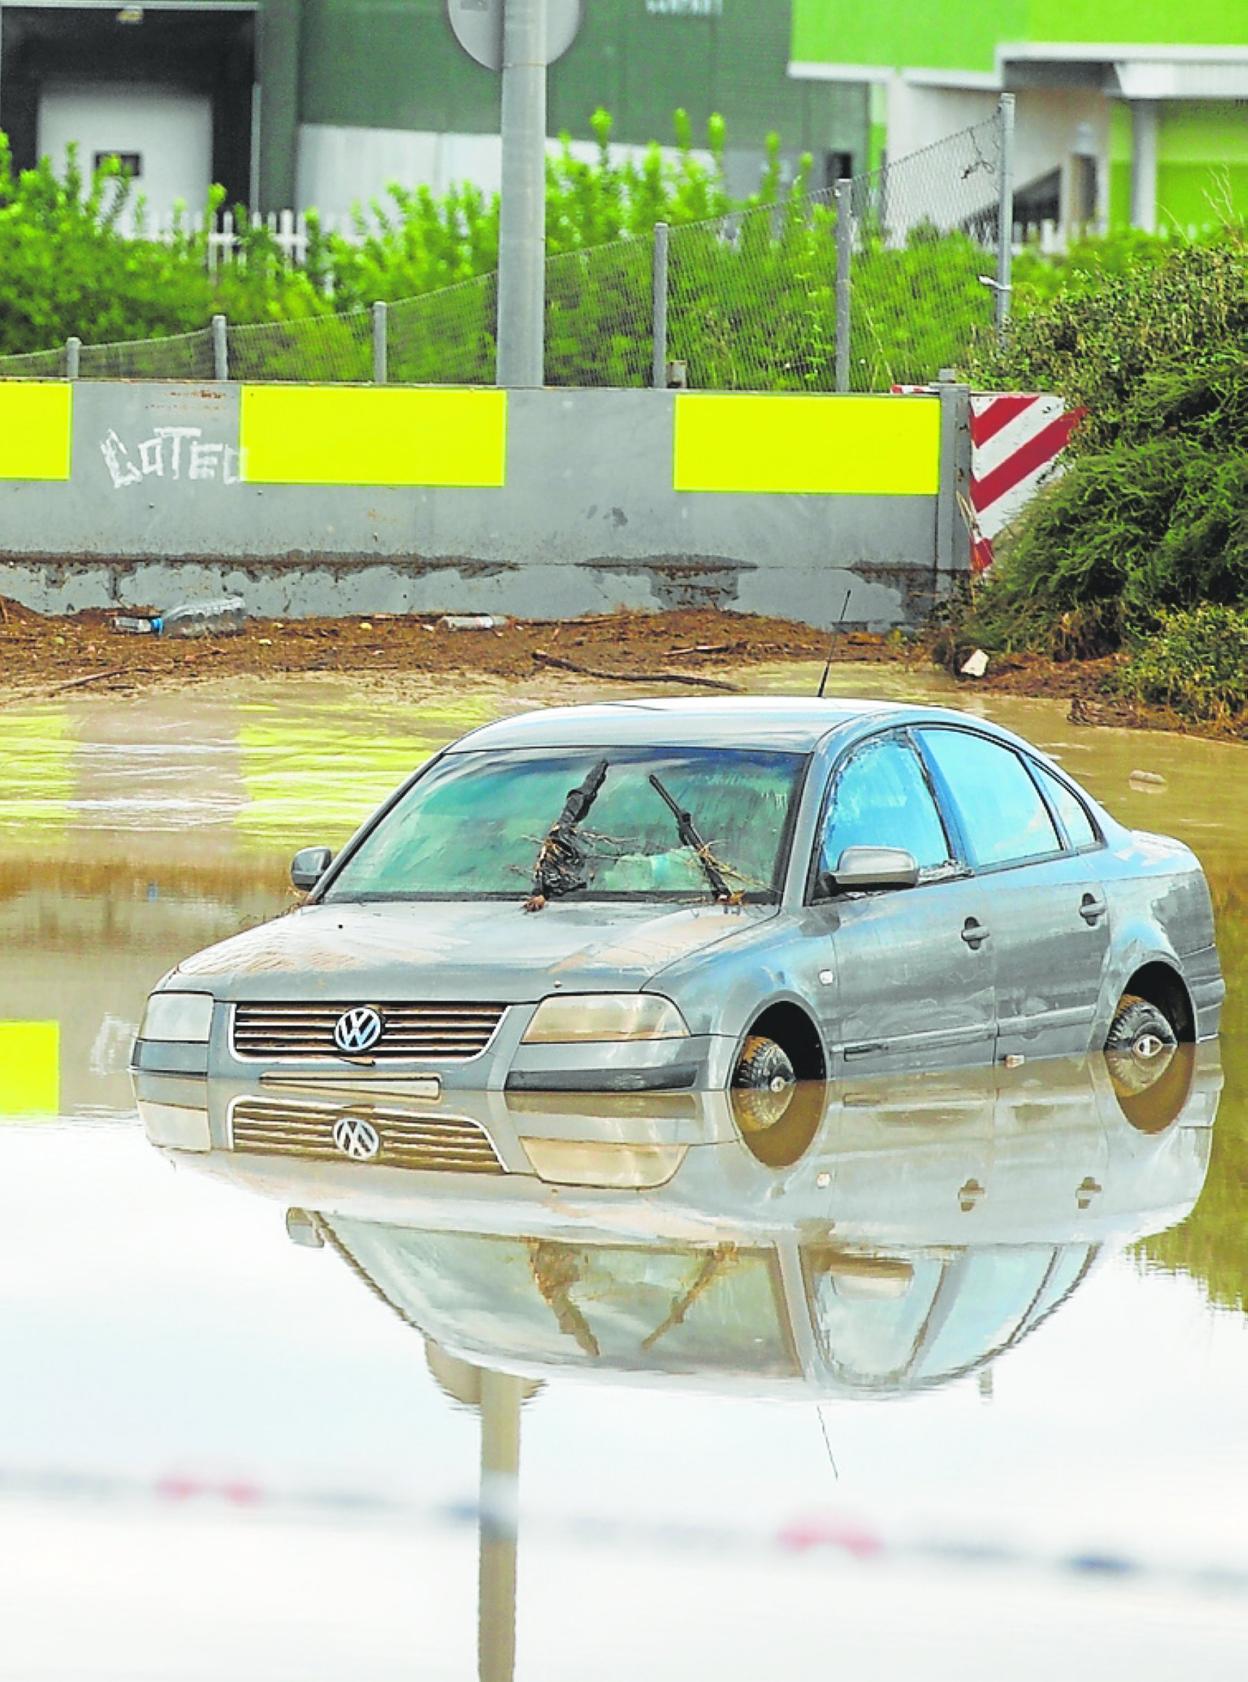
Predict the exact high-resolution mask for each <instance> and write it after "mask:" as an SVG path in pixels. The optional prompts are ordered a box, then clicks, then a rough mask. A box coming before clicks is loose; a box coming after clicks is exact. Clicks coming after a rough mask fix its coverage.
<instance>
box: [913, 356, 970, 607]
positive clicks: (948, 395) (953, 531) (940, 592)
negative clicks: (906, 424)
mask: <svg viewBox="0 0 1248 1682" xmlns="http://www.w3.org/2000/svg"><path fill="white" fill-rule="evenodd" d="M935 389H936V393H937V397H938V399H939V402H940V476H939V479H938V481H937V493H936V553H935V568H934V593H935V599H936V600H937V601H944V600H946V599H947V598H948V596H949V593H950V591H951V589H952V587H953V580H954V578H955V577H956V576H957V574H959V573H963V572H966V570H967V569H968V567H969V566H970V560H971V535H972V534H971V531H970V528H969V526H968V523H967V514H968V511H969V509H970V506H971V504H970V495H971V388H970V386H967V385H959V384H958V383H957V381H956V380H955V378H954V373H953V369H952V368H942V369H941V370H940V373H939V374H938V375H937V377H936V381H935ZM903 401H905V402H910V401H914V402H916V403H926V402H929V401H930V399H929V398H926V397H917V398H914V399H913V400H912V399H909V398H905V399H903Z"/></svg>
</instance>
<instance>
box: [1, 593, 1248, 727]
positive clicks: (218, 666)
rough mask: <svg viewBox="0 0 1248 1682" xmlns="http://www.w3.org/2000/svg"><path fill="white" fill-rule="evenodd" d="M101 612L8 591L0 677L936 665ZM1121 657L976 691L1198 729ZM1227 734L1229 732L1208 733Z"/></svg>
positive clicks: (573, 622) (633, 625) (761, 649)
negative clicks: (59, 613) (205, 628)
mask: <svg viewBox="0 0 1248 1682" xmlns="http://www.w3.org/2000/svg"><path fill="white" fill-rule="evenodd" d="M112 618H113V614H112V613H111V612H105V611H103V610H92V611H88V612H84V613H78V614H74V615H71V616H69V617H65V618H49V617H45V616H43V615H41V614H38V613H35V612H33V611H32V610H31V609H30V608H26V607H21V606H19V605H18V604H17V603H15V602H12V601H6V600H5V599H4V598H3V597H0V686H3V688H4V689H5V690H7V691H9V692H10V693H11V694H16V695H20V697H21V698H22V699H23V700H32V699H42V698H46V697H50V696H56V695H65V694H71V693H73V692H75V691H77V690H80V689H85V688H90V689H91V690H93V691H94V690H98V691H103V692H107V691H112V692H122V693H134V692H137V691H139V690H150V689H154V688H158V687H162V688H163V687H181V686H184V685H187V684H193V683H195V682H197V681H200V680H203V679H209V678H212V679H217V678H223V677H232V676H247V677H255V676H260V677H263V676H266V675H272V674H278V673H306V672H335V673H339V674H342V675H347V676H350V675H356V674H373V673H376V674H378V675H380V674H384V673H390V674H394V673H406V674H426V673H427V674H433V675H436V674H456V673H462V674H464V675H465V676H473V675H482V676H495V677H509V678H523V677H531V676H534V675H535V674H541V673H542V672H544V671H546V672H551V673H554V672H560V671H572V672H575V673H578V674H580V675H583V676H589V677H596V678H601V679H604V680H609V681H618V682H625V683H631V682H635V683H637V684H638V685H639V686H645V687H646V688H648V689H651V690H653V689H655V688H661V687H663V686H665V685H666V684H669V683H670V684H671V685H672V687H673V689H675V688H678V687H681V686H684V687H692V688H700V687H704V688H706V689H707V690H708V691H714V690H725V691H727V690H732V689H734V688H736V685H735V684H733V683H731V682H730V681H728V680H727V679H726V678H725V677H724V676H723V675H722V673H723V672H724V671H725V670H726V669H727V668H730V667H731V668H740V667H741V666H743V665H749V664H752V663H756V662H775V661H780V660H803V659H809V660H814V659H824V658H826V657H827V656H828V654H829V652H830V653H831V654H832V657H833V659H834V660H835V661H836V662H838V663H840V662H845V661H870V662H877V663H878V662H891V663H897V664H901V665H904V666H907V667H910V668H911V669H914V670H916V671H926V670H930V669H931V666H932V654H931V650H930V648H929V646H928V644H927V643H926V642H925V640H924V639H923V638H922V637H906V636H902V635H900V634H898V633H894V634H892V635H890V636H877V635H873V634H871V633H868V632H862V631H851V632H849V633H847V634H845V635H840V636H836V637H833V638H831V639H829V637H828V635H827V633H826V632H822V631H815V630H812V629H811V627H810V626H808V625H802V624H798V623H796V622H794V621H792V620H787V619H770V618H764V617H761V616H759V615H754V614H737V613H725V612H720V611H717V610H714V609H684V610H681V611H679V612H672V613H628V612H616V613H603V614H591V615H586V616H584V617H582V618H579V619H564V620H551V619H523V620H511V621H508V622H505V623H504V624H503V625H502V626H501V627H499V628H496V629H494V630H454V629H451V628H450V627H448V626H447V625H446V624H444V623H443V622H442V616H441V615H436V614H429V615H421V614H395V613H379V614H374V615H372V617H371V618H350V619H289V620H278V619H252V620H248V621H247V623H246V625H245V626H244V627H243V629H242V630H241V631H240V632H238V633H237V634H235V635H231V636H213V637H200V638H194V639H188V638H174V637H168V638H166V637H156V636H135V635H131V634H127V633H123V632H119V631H115V630H113V629H112V625H111V621H112ZM1114 663H1115V662H1114V660H1113V659H1103V660H1088V661H1069V662H1062V663H1058V662H1054V661H1051V660H1042V659H1040V658H1038V657H1036V656H1030V655H1008V656H994V658H993V659H992V661H991V663H990V665H989V669H988V672H987V674H986V676H985V677H983V678H982V679H979V680H970V679H967V680H965V682H966V685H967V688H968V690H969V689H990V690H998V691H1001V692H1004V693H1009V694H1016V695H1045V696H1055V697H1060V698H1067V697H1069V698H1070V700H1071V704H1072V714H1071V716H1072V718H1073V719H1074V721H1075V722H1077V723H1086V724H1100V723H1105V724H1115V725H1120V726H1122V725H1126V726H1129V727H1131V726H1134V727H1140V728H1145V727H1147V728H1161V729H1167V728H1169V729H1180V730H1182V729H1187V730H1191V729H1193V728H1194V727H1193V726H1191V725H1189V724H1184V723H1183V722H1182V721H1180V720H1177V719H1175V718H1173V717H1172V716H1167V715H1166V714H1164V713H1161V712H1159V711H1158V710H1156V709H1150V708H1141V707H1135V706H1132V705H1129V704H1127V703H1125V702H1121V701H1115V700H1111V699H1109V698H1107V697H1106V696H1105V694H1104V690H1103V682H1104V679H1105V677H1106V675H1107V673H1108V672H1109V671H1110V670H1111V669H1112V667H1113V665H1114ZM1202 733H1209V734H1213V733H1219V734H1223V735H1225V734H1228V733H1231V732H1227V731H1225V730H1223V731H1221V732H1214V731H1209V732H1202Z"/></svg>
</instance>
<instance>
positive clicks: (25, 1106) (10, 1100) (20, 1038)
mask: <svg viewBox="0 0 1248 1682" xmlns="http://www.w3.org/2000/svg"><path fill="white" fill-rule="evenodd" d="M60 1077H61V1025H60V1023H59V1022H0V1116H34V1115H56V1114H57V1113H58V1111H59V1110H60V1104H61V1078H60Z"/></svg>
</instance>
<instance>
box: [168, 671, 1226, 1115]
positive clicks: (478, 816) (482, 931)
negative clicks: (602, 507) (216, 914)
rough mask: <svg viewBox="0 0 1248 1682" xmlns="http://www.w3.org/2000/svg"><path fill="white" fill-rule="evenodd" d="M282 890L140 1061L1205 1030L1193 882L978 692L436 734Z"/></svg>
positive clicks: (747, 1053)
mask: <svg viewBox="0 0 1248 1682" xmlns="http://www.w3.org/2000/svg"><path fill="white" fill-rule="evenodd" d="M294 876H295V882H296V885H297V886H299V887H301V888H306V889H308V890H310V891H309V900H308V903H307V904H306V905H304V906H303V907H301V908H300V909H298V910H297V911H295V912H294V913H293V914H292V915H290V916H287V917H283V918H279V919H277V920H275V921H273V922H270V923H267V924H264V925H262V926H261V927H259V928H256V929H251V930H248V931H246V932H245V933H243V934H240V935H236V936H234V937H233V938H232V939H230V940H227V941H224V942H222V943H221V944H220V945H218V946H214V947H210V948H209V949H208V950H207V951H205V952H201V953H199V954H198V955H196V956H195V957H192V958H189V959H187V960H186V961H185V962H184V963H182V964H181V965H180V966H179V967H178V968H177V969H176V970H175V971H173V972H172V974H171V975H169V976H167V977H166V978H165V980H164V982H163V983H162V984H161V986H160V987H159V988H158V989H157V990H156V992H155V993H154V994H153V995H152V998H151V1000H150V1001H149V1004H148V1009H147V1013H146V1015H145V1018H144V1022H143V1025H142V1027H141V1030H140V1037H139V1040H138V1042H137V1044H136V1047H135V1062H136V1066H137V1067H138V1068H140V1069H144V1070H149V1071H164V1072H167V1073H179V1072H181V1073H183V1074H185V1075H188V1076H190V1075H199V1076H201V1077H202V1076H203V1075H205V1074H206V1073H207V1072H208V1071H209V1070H211V1071H212V1072H213V1073H214V1074H218V1075H223V1076H237V1077H238V1078H240V1079H241V1078H244V1077H245V1076H247V1075H248V1074H249V1073H250V1075H251V1077H252V1078H257V1077H258V1076H259V1075H260V1074H262V1073H264V1072H265V1071H270V1072H273V1073H283V1072H287V1073H297V1072H303V1073H305V1074H315V1073H316V1072H318V1071H321V1072H323V1071H326V1070H337V1072H338V1073H339V1074H341V1075H344V1076H345V1075H346V1074H348V1073H350V1072H356V1073H359V1074H364V1075H367V1074H369V1073H381V1072H389V1073H398V1072H406V1073H408V1074H410V1075H413V1076H414V1075H416V1074H420V1075H422V1076H423V1077H424V1079H425V1080H426V1082H427V1083H428V1085H429V1086H430V1088H436V1089H439V1090H441V1089H447V1090H450V1089H456V1090H458V1089H464V1088H475V1089H486V1090H492V1089H495V1088H506V1089H508V1090H510V1091H512V1092H522V1091H603V1090H606V1091H642V1090H649V1091H659V1090H671V1091H679V1090H687V1089H697V1090H702V1089H708V1090H710V1089H718V1088H724V1087H727V1086H729V1085H732V1084H736V1085H738V1086H743V1087H748V1088H756V1089H763V1090H768V1089H771V1088H774V1087H783V1086H785V1085H787V1084H790V1083H791V1082H792V1081H793V1080H794V1079H811V1080H814V1079H822V1078H825V1077H829V1076H837V1077H839V1076H841V1075H843V1074H846V1073H850V1072H853V1073H870V1072H881V1071H885V1070H897V1069H902V1068H917V1067H924V1068H933V1067H948V1066H955V1065H970V1064H976V1063H988V1062H991V1061H992V1059H993V1058H994V1056H996V1057H1004V1056H1024V1055H1026V1056H1030V1057H1053V1056H1082V1055H1084V1054H1085V1053H1086V1052H1088V1051H1089V1050H1090V1049H1100V1048H1102V1047H1106V1046H1113V1047H1117V1048H1119V1049H1122V1050H1125V1051H1129V1052H1130V1053H1131V1054H1132V1055H1133V1056H1134V1057H1135V1058H1136V1059H1137V1061H1139V1062H1141V1063H1143V1064H1147V1063H1148V1062H1149V1061H1150V1060H1151V1059H1152V1058H1154V1057H1156V1056H1157V1055H1158V1054H1159V1053H1161V1052H1162V1051H1164V1049H1165V1048H1166V1047H1167V1046H1169V1045H1172V1044H1174V1043H1175V1042H1176V1041H1195V1040H1201V1039H1206V1038H1209V1037H1211V1036H1212V1035H1213V1034H1214V1033H1216V1031H1217V1023H1218V1013H1219V1009H1220V1005H1221V1000H1222V994H1223V984H1222V978H1221V973H1220V970H1219V965H1218V957H1217V952H1216V950H1215V948H1214V931H1213V921H1212V912H1211V908H1210V900H1209V893H1208V889H1207V887H1206V885H1205V880H1204V877H1203V875H1202V873H1201V870H1200V866H1199V864H1198V863H1197V861H1196V859H1195V858H1194V857H1193V855H1192V854H1191V853H1190V852H1189V851H1188V849H1187V848H1186V847H1184V846H1182V845H1181V844H1179V843H1178V842H1175V841H1170V840H1166V839H1164V838H1162V837H1159V836H1152V835H1145V834H1142V833H1139V832H1136V831H1132V830H1127V829H1124V828H1123V827H1122V826H1121V825H1120V824H1118V823H1116V822H1115V821H1114V819H1113V818H1111V817H1110V816H1109V814H1108V813H1107V812H1105V811H1104V810H1103V809H1102V808H1101V807H1100V806H1099V805H1097V803H1096V802H1095V801H1093V800H1092V799H1091V798H1090V797H1089V796H1088V795H1087V794H1086V793H1085V792H1084V791H1083V790H1082V789H1080V788H1079V787H1078V786H1077V785H1076V784H1075V783H1074V782H1072V781H1071V780H1070V778H1069V777H1068V776H1067V775H1066V773H1065V772H1064V771H1063V770H1062V769H1061V768H1060V767H1058V766H1056V765H1055V764H1054V763H1053V762H1052V761H1050V760H1048V759H1046V758H1045V757H1044V756H1043V755H1042V754H1040V753H1038V752H1037V751H1036V750H1035V749H1033V748H1031V747H1030V746H1028V744H1027V743H1025V742H1022V741H1020V740H1019V739H1018V738H1017V737H1014V736H1011V735H1010V734H1009V733H1008V732H1005V731H1003V730H1000V729H998V728H997V727H995V726H993V725H990V724H988V723H986V722H984V721H982V720H978V719H970V718H967V717H965V716H963V715H961V714H959V713H955V712H948V711H943V710H940V709H932V708H915V707H906V706H898V705H894V704H891V703H887V702H861V701H802V700H755V699H751V700H748V701H746V700H739V701H713V702H690V701H679V702H656V701H643V702H638V703H630V704H624V703H621V704H618V705H613V706H599V707H586V708H555V709H551V710H549V711H547V712H543V713H532V714H528V715H526V716H525V717H523V718H516V719H510V720H505V721H503V722H500V723H496V724H492V725H489V726H487V727H486V728H485V729H483V730H479V731H476V732H474V733H472V734H471V735H469V736H466V737H465V738H464V739H463V740H462V741H460V742H458V743H455V744H454V745H453V746H452V747H450V748H449V749H447V750H446V751H445V752H444V753H442V754H440V755H438V756H437V757H436V758H434V759H433V760H432V761H430V763H429V764H428V765H427V766H425V767H423V768H422V770H421V771H420V772H419V773H418V774H417V775H416V776H415V777H414V778H413V779H412V780H411V781H410V782H409V783H408V784H407V785H405V786H404V787H403V788H402V789H400V790H399V791H398V793H397V794H396V795H395V796H394V797H393V798H392V799H391V800H390V801H389V802H388V803H387V804H386V805H385V806H384V807H383V808H382V809H381V810H380V811H379V812H378V813H377V814H376V816H375V817H373V818H372V819H370V820H369V821H368V822H367V823H366V824H365V825H364V827H363V828H362V829H361V830H360V831H359V833H358V834H357V835H356V836H355V838H354V839H353V840H352V841H351V842H350V843H349V844H348V845H347V847H346V849H345V850H344V851H343V853H342V854H341V855H340V856H339V858H337V859H336V860H333V861H331V858H330V855H329V852H328V850H327V849H324V848H311V849H307V850H305V852H303V853H301V854H300V855H299V856H298V858H297V859H296V861H295V868H294Z"/></svg>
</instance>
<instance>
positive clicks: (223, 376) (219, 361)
mask: <svg viewBox="0 0 1248 1682" xmlns="http://www.w3.org/2000/svg"><path fill="white" fill-rule="evenodd" d="M212 377H213V379H214V380H228V379H229V377H230V352H229V346H228V344H227V341H226V337H225V317H224V316H223V315H214V316H213V318H212Z"/></svg>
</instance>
